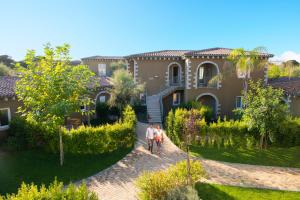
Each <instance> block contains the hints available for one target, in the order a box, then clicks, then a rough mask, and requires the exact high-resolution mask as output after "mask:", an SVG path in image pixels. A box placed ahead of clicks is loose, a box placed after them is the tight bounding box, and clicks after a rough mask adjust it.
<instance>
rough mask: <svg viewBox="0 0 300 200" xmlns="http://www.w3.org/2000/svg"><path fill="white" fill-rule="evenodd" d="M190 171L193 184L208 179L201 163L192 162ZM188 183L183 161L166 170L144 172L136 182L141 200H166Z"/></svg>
mask: <svg viewBox="0 0 300 200" xmlns="http://www.w3.org/2000/svg"><path fill="white" fill-rule="evenodd" d="M190 169H191V171H190V172H191V178H192V182H196V181H198V180H200V179H201V178H203V177H206V173H205V171H204V169H203V167H202V165H201V163H200V161H191V168H190ZM186 183H187V166H186V161H181V162H178V163H177V164H176V165H171V166H170V167H169V168H168V169H166V170H159V171H155V172H144V173H143V174H142V175H141V176H139V177H138V179H137V180H136V186H137V187H138V189H139V193H138V196H139V199H140V200H157V199H164V198H165V197H166V196H167V195H168V193H170V192H171V191H172V190H173V189H175V188H177V187H183V186H185V185H186Z"/></svg>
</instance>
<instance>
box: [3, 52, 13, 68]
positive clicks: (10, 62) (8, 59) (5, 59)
mask: <svg viewBox="0 0 300 200" xmlns="http://www.w3.org/2000/svg"><path fill="white" fill-rule="evenodd" d="M0 63H3V65H5V66H7V67H9V68H13V67H14V66H15V63H16V62H15V61H14V59H12V58H11V57H10V56H8V55H0Z"/></svg>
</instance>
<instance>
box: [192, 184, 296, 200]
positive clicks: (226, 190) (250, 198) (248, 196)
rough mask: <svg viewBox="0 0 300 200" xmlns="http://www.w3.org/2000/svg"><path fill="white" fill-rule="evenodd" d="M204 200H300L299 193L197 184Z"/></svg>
mask: <svg viewBox="0 0 300 200" xmlns="http://www.w3.org/2000/svg"><path fill="white" fill-rule="evenodd" d="M196 189H197V190H198V193H199V195H200V197H201V199H204V200H261V199H263V200H299V199H300V197H299V192H291V191H283V190H269V189H258V188H246V187H236V186H228V185H217V184H209V183H197V184H196Z"/></svg>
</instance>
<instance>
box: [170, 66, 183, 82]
mask: <svg viewBox="0 0 300 200" xmlns="http://www.w3.org/2000/svg"><path fill="white" fill-rule="evenodd" d="M168 70H169V85H180V84H181V65H180V64H179V63H177V62H173V63H171V64H169V66H168Z"/></svg>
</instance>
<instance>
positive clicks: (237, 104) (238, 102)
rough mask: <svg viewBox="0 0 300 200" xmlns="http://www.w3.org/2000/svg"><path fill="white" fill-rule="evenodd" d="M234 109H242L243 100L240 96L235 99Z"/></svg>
mask: <svg viewBox="0 0 300 200" xmlns="http://www.w3.org/2000/svg"><path fill="white" fill-rule="evenodd" d="M235 107H236V108H243V99H242V97H241V96H237V97H236V98H235Z"/></svg>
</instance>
